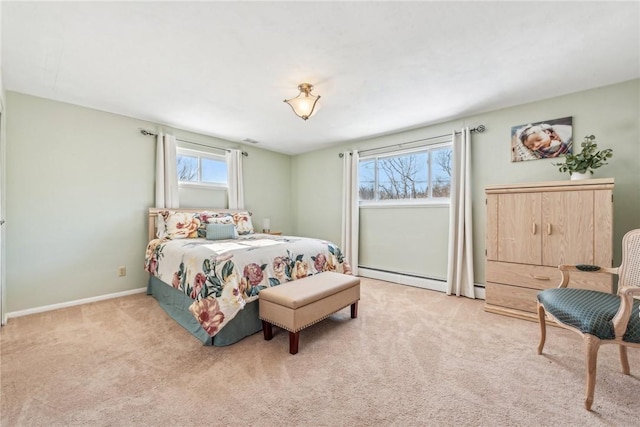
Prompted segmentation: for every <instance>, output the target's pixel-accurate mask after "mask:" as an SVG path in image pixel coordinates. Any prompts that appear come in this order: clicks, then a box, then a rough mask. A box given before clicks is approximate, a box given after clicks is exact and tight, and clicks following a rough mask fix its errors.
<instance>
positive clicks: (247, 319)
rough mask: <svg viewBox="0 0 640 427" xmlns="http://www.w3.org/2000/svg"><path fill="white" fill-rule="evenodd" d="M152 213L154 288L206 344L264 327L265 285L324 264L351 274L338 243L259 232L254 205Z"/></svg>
mask: <svg viewBox="0 0 640 427" xmlns="http://www.w3.org/2000/svg"><path fill="white" fill-rule="evenodd" d="M148 220H149V244H148V245H147V249H146V253H145V270H146V271H147V272H148V273H149V283H148V286H147V293H148V294H149V295H153V296H154V297H155V298H156V299H157V300H158V303H159V304H160V306H161V307H162V308H163V309H164V311H165V312H166V313H167V314H168V315H169V316H170V317H172V318H173V319H174V320H175V321H176V322H178V323H179V324H180V325H181V326H183V327H184V328H185V329H186V330H187V331H189V332H190V333H191V334H192V335H193V336H195V337H196V338H197V339H199V340H200V341H201V342H202V343H203V344H204V345H214V346H226V345H230V344H233V343H235V342H237V341H239V340H241V339H242V338H244V337H246V336H249V335H252V334H254V333H256V332H258V331H260V330H261V329H262V323H261V321H260V319H259V317H258V301H257V300H258V296H259V293H260V290H262V289H265V288H267V287H270V286H277V285H279V284H281V283H285V282H290V281H295V280H299V279H301V278H304V277H307V276H310V275H313V274H317V273H320V272H322V271H336V272H339V273H344V274H351V268H350V266H349V264H348V263H347V261H346V260H345V259H344V256H343V254H342V251H341V250H340V248H339V247H338V246H336V245H335V244H334V243H332V242H329V241H326V240H321V239H313V238H307V237H297V236H281V235H271V234H263V233H256V232H255V231H254V229H253V225H252V223H251V214H250V213H249V212H247V211H242V210H227V209H158V208H151V209H149V218H148Z"/></svg>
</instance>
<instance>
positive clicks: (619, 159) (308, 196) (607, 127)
mask: <svg viewBox="0 0 640 427" xmlns="http://www.w3.org/2000/svg"><path fill="white" fill-rule="evenodd" d="M639 104H640V80H637V79H636V80H631V81H628V82H623V83H620V84H615V85H611V86H606V87H601V88H596V89H592V90H587V91H583V92H578V93H574V94H569V95H564V96H559V97H556V98H551V99H546V100H541V101H538V102H533V103H529V104H524V105H520V106H516V107H511V108H506V109H502V110H497V111H493V112H489V113H485V114H479V115H475V116H469V117H465V118H463V119H459V120H453V121H449V122H445V123H440V124H437V125H432V126H426V127H423V128H419V129H414V130H410V131H405V132H398V133H396V134H393V135H388V136H383V137H379V138H373V139H369V140H362V141H353V142H349V143H345V144H341V145H339V146H337V147H333V148H329V149H325V150H321V151H317V152H313V153H307V154H303V155H298V156H296V157H294V158H293V167H292V173H293V178H292V180H293V182H294V183H297V184H298V186H295V185H294V187H293V188H294V194H293V199H294V200H295V203H294V217H295V218H297V219H298V222H297V223H296V229H295V232H296V234H300V235H305V234H316V235H317V234H320V233H322V236H323V237H325V238H328V239H332V240H334V241H337V242H339V241H340V229H341V217H340V212H341V211H340V206H341V203H342V202H341V195H342V191H341V188H342V160H341V159H340V158H338V153H339V152H341V151H344V150H347V149H359V150H363V149H366V148H373V147H379V146H384V145H391V144H398V143H402V142H407V141H412V140H416V139H420V138H428V137H432V136H437V135H442V134H448V133H451V131H452V130H459V129H460V128H461V127H463V126H470V127H474V126H476V125H479V124H484V125H485V126H486V128H487V130H486V131H485V132H484V133H479V134H473V136H472V187H473V217H474V220H473V229H474V233H473V235H474V241H475V244H474V246H475V248H474V263H475V281H476V283H484V249H485V233H484V225H485V222H486V217H485V204H484V203H485V202H484V200H485V199H484V188H485V187H486V186H487V185H491V184H507V183H518V182H538V181H549V180H565V179H568V175H564V174H561V173H560V172H558V170H557V168H556V167H554V166H553V165H552V164H551V163H552V162H553V160H551V159H543V160H535V161H529V162H519V163H512V162H511V157H510V131H511V127H512V126H515V125H519V124H523V123H528V122H538V121H544V120H550V119H554V118H560V117H566V116H572V117H573V126H574V127H573V130H574V138H575V141H576V143H577V145H579V143H580V142H581V141H582V138H583V137H584V136H585V135H588V134H594V135H596V137H597V142H598V143H599V146H600V147H601V148H613V150H614V156H613V158H612V159H611V160H610V162H609V163H610V164H609V165H607V166H605V167H603V168H602V169H598V170H597V171H596V173H595V175H594V177H614V178H615V183H616V187H615V192H614V197H615V203H614V221H615V223H614V264H617V263H619V262H620V255H621V254H620V252H621V250H620V244H621V240H622V235H623V234H624V233H625V232H626V231H628V230H630V229H633V228H640V105H639ZM314 176H315V177H317V178H318V179H316V180H314V178H313V177H314ZM309 185H313V187H309ZM318 186H321V187H322V188H321V189H320V191H310V190H309V188H314V189H316V188H317V187H318ZM417 212H420V210H419V208H406V213H407V214H409V215H412V216H413V215H415V214H416V213H417ZM433 212H434V211H433V210H429V209H428V208H423V210H422V212H421V214H424V218H425V220H426V221H428V220H429V215H432V214H433ZM403 215H405V213H404V212H403V210H402V209H395V210H390V209H378V210H375V211H371V212H369V211H367V212H366V213H364V214H362V213H361V219H362V220H363V224H364V225H366V224H376V227H375V228H374V229H373V230H370V229H368V228H367V229H365V228H364V227H362V228H361V241H360V251H361V254H364V255H366V256H365V260H366V258H370V259H374V258H373V257H374V255H373V253H374V252H380V251H385V254H381V253H378V254H377V255H376V256H375V260H376V262H377V261H378V260H380V259H385V260H386V262H387V264H386V265H385V268H388V269H391V268H389V267H388V265H392V266H393V267H396V268H397V270H400V271H405V272H414V273H417V274H419V272H421V271H425V268H427V267H426V266H428V265H429V262H431V260H430V259H429V257H430V252H432V251H433V248H432V247H430V248H427V246H428V245H433V246H436V247H437V248H438V250H440V251H442V252H446V250H447V239H446V236H447V235H446V234H442V235H440V237H439V239H431V238H430V235H429V234H428V233H427V232H426V231H420V230H417V231H416V234H417V235H418V236H419V237H416V238H414V239H411V240H407V239H406V237H405V236H404V234H403V233H402V231H401V230H402V229H403V228H404V227H406V224H405V222H404V220H399V219H398V218H399V217H403V218H404V216H403ZM374 216H375V219H374ZM382 224H386V225H385V227H386V228H387V231H385V236H386V237H387V239H386V240H387V247H386V248H385V249H382V248H380V247H379V243H380V239H378V238H376V237H372V236H370V235H369V234H370V233H373V234H379V233H380V232H381V231H380V230H379V227H382ZM389 230H395V231H396V233H395V234H394V233H391V232H389ZM420 233H424V234H422V235H420ZM376 245H378V246H376ZM406 256H410V257H412V259H414V260H415V261H414V265H411V266H407V265H406V261H405V260H404V259H403V258H404V257H406ZM421 259H422V260H425V261H420V260H421ZM444 259H445V260H446V258H444ZM443 262H444V261H443ZM361 263H362V259H361ZM441 268H445V269H446V266H443V267H441ZM441 271H442V270H441Z"/></svg>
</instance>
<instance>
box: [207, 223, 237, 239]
mask: <svg viewBox="0 0 640 427" xmlns="http://www.w3.org/2000/svg"><path fill="white" fill-rule="evenodd" d="M226 239H237V235H236V226H235V225H234V224H207V240H226Z"/></svg>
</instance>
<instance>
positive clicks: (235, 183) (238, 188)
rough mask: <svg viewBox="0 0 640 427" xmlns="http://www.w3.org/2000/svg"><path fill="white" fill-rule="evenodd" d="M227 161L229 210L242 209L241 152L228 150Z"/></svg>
mask: <svg viewBox="0 0 640 427" xmlns="http://www.w3.org/2000/svg"><path fill="white" fill-rule="evenodd" d="M225 157H226V159H227V183H228V185H229V209H244V184H243V182H242V150H229V151H227V154H226V155H225Z"/></svg>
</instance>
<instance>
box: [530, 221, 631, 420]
mask: <svg viewBox="0 0 640 427" xmlns="http://www.w3.org/2000/svg"><path fill="white" fill-rule="evenodd" d="M558 268H559V269H560V271H561V272H562V282H561V283H560V285H559V286H558V287H557V288H554V289H546V290H544V291H541V292H539V293H538V320H539V322H540V332H541V334H540V344H539V345H538V354H541V353H542V349H543V348H544V343H545V339H546V321H545V318H548V319H550V320H552V321H554V322H556V323H557V324H558V325H559V326H562V327H563V328H566V329H569V330H572V331H575V332H577V333H579V334H580V335H582V337H583V339H584V344H585V350H586V352H585V354H586V377H587V387H586V396H585V407H586V408H587V410H591V405H592V404H593V395H594V390H595V381H596V365H597V357H598V349H599V348H600V345H601V344H618V345H619V346H620V362H621V364H622V372H623V373H624V374H626V375H629V373H630V370H629V361H628V357H627V347H640V312H639V310H640V301H638V300H637V299H634V295H635V296H638V297H640V229H639V230H632V231H630V232H628V233H627V234H626V235H625V236H624V237H623V239H622V264H621V265H620V267H618V268H605V267H597V266H585V265H561V266H559V267H558ZM572 271H574V272H575V271H590V272H592V273H593V274H603V273H606V274H617V275H618V293H617V294H608V293H605V292H598V291H592V290H587V289H576V288H569V287H567V285H568V284H569V281H570V273H571V272H572Z"/></svg>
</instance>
